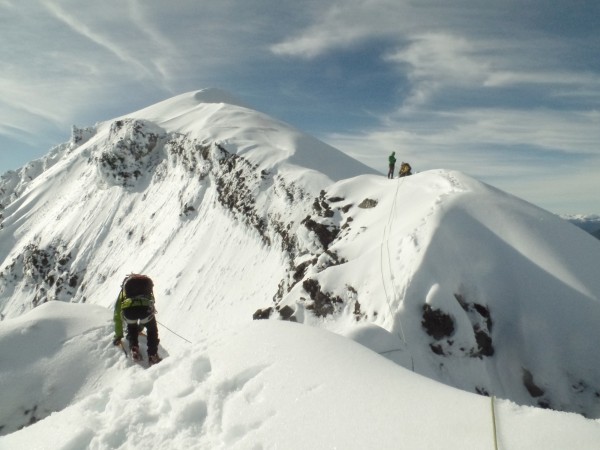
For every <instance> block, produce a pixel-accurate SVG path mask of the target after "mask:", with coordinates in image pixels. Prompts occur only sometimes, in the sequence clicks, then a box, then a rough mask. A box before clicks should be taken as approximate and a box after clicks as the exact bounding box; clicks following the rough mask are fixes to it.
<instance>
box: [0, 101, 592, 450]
mask: <svg viewBox="0 0 600 450" xmlns="http://www.w3.org/2000/svg"><path fill="white" fill-rule="evenodd" d="M28 167H29V168H28V169H27V171H26V172H24V171H17V172H16V173H14V174H13V175H11V176H6V177H4V178H3V179H2V181H0V204H1V205H2V211H1V213H2V217H1V221H2V222H1V226H2V228H1V229H0V260H1V261H3V262H2V264H1V265H0V315H1V316H0V317H1V318H2V320H4V321H6V322H2V323H0V331H1V330H2V328H1V327H3V326H4V325H6V327H8V328H10V329H13V328H11V327H13V325H11V323H14V322H12V321H14V320H19V318H20V317H22V316H23V315H24V314H26V313H27V312H28V311H30V310H32V309H34V308H36V307H38V306H40V305H43V304H45V303H47V302H49V301H54V300H59V301H64V302H73V303H87V304H91V305H95V306H98V307H103V308H104V309H106V311H107V314H108V316H107V318H108V320H109V319H110V308H111V307H112V304H113V302H114V299H115V297H116V295H117V292H118V289H119V286H120V283H121V281H122V279H123V277H124V276H125V275H126V274H128V273H130V272H141V273H146V274H148V275H150V276H151V277H152V278H153V279H154V281H155V294H156V296H157V307H158V311H159V315H158V319H159V322H160V323H161V328H160V333H161V344H162V346H163V350H164V352H165V353H166V354H168V355H175V354H179V355H181V356H180V357H181V358H184V357H185V356H184V355H185V350H184V349H185V348H186V346H187V345H189V343H190V342H193V343H199V342H200V343H201V342H208V341H210V342H219V341H220V339H224V340H227V341H229V340H230V339H231V335H230V333H232V331H231V330H238V329H239V330H247V327H248V323H250V322H252V320H253V319H265V320H266V319H269V322H264V321H259V322H257V323H255V324H254V325H253V327H258V328H256V329H261V328H260V327H261V324H263V325H262V326H264V327H269V330H273V329H274V328H272V324H270V321H273V320H284V321H290V322H299V323H302V324H304V325H309V326H313V327H318V328H325V329H327V330H329V331H332V332H334V333H336V334H338V335H342V336H345V337H348V338H350V339H352V340H354V341H357V342H359V343H361V344H363V345H364V346H365V347H367V348H369V349H371V350H372V351H373V352H374V355H373V356H374V357H376V358H379V357H385V358H386V359H388V360H391V361H393V362H395V363H397V364H398V365H400V366H403V367H405V368H407V369H408V370H410V371H412V372H415V373H416V374H419V375H423V376H426V377H428V378H431V379H433V380H436V381H439V382H441V383H444V384H446V385H450V386H453V387H457V388H460V389H462V390H464V391H468V392H471V393H478V394H482V395H487V396H491V397H493V396H496V397H499V398H504V399H508V400H511V401H514V402H517V403H518V404H521V405H532V406H539V407H544V408H551V409H556V410H562V411H572V412H577V413H579V414H582V415H585V416H588V417H595V418H597V417H600V409H599V407H598V398H599V397H600V384H599V382H598V380H600V363H599V362H598V361H597V358H594V354H595V346H596V342H598V341H599V340H600V330H599V329H598V327H597V323H598V322H599V321H600V282H599V281H598V279H597V274H596V272H595V270H594V267H595V263H596V262H597V261H598V258H599V257H600V244H599V243H598V241H597V240H596V239H594V238H593V237H592V236H590V235H589V234H587V233H585V232H584V231H582V230H580V229H579V228H577V227H575V226H573V225H571V224H569V223H568V222H567V221H565V220H562V219H560V218H558V217H557V216H555V215H553V214H550V213H548V212H546V211H543V210H541V209H539V208H537V207H535V206H533V205H531V204H528V203H526V202H524V201H522V200H520V199H518V198H515V197H513V196H510V195H508V194H506V193H503V192H501V191H498V190H497V189H494V188H493V187H491V186H488V185H485V184H483V183H481V182H479V181H477V180H474V179H473V178H471V177H469V176H467V175H465V174H463V173H460V172H452V171H447V170H443V169H440V170H433V171H428V172H423V173H418V174H416V175H413V176H410V177H407V178H402V179H394V180H389V179H387V178H386V177H384V176H382V175H381V174H377V173H374V172H373V170H372V169H369V168H368V167H366V166H364V165H362V164H361V163H359V162H357V161H355V160H353V159H351V158H349V157H348V156H346V155H345V154H343V153H342V152H340V151H338V150H337V149H334V148H332V147H331V146H328V145H326V144H324V143H323V142H320V141H318V140H317V139H315V138H313V137H311V136H308V135H306V134H304V133H302V132H300V131H299V130H296V129H294V128H293V127H291V126H289V125H287V124H284V123H282V122H280V121H277V120H275V119H273V118H270V117H268V116H266V115H264V114H262V113H260V112H257V111H254V110H252V109H250V108H248V107H246V106H243V105H240V104H238V102H236V101H235V100H231V99H230V98H229V95H228V94H223V93H222V92H219V91H215V90H208V91H199V92H191V93H188V94H183V95H180V96H178V97H175V98H173V99H169V100H166V101H164V102H161V103H159V104H157V105H153V106H150V107H148V108H145V109H143V110H140V111H137V112H134V113H131V114H128V115H126V116H123V117H119V118H116V119H114V120H111V121H107V122H104V123H100V124H97V125H95V126H93V127H89V128H83V129H78V128H74V130H73V138H72V139H71V141H70V142H68V143H65V144H62V145H60V146H58V147H56V148H55V149H53V150H52V151H51V152H50V153H49V154H48V155H47V156H46V157H45V158H42V159H41V160H38V161H36V162H32V163H31V164H30V165H28ZM25 173H27V174H28V175H25ZM15 177H18V182H16V180H17V178H15ZM101 309H102V308H101ZM35 311H37V310H35ZM52 311H53V314H57V313H58V314H60V310H56V309H54V310H52ZM89 311H91V313H93V314H98V312H97V311H98V309H94V310H93V312H92V309H90V310H89ZM65 314H70V313H67V312H65ZM102 320H106V318H105V319H102ZM103 323H104V322H103ZM288 325H290V326H293V325H291V324H288ZM89 326H90V328H92V329H94V331H93V332H91V331H85V332H84V334H85V337H82V338H81V340H82V341H83V342H85V345H89V344H90V343H89V340H88V339H87V338H88V337H89V336H92V335H93V336H95V338H94V339H96V340H97V339H100V340H102V342H104V344H106V345H109V343H110V337H111V336H110V335H111V331H110V326H109V325H108V324H104V325H103V326H102V327H101V330H100V331H98V328H97V326H98V324H97V323H96V322H90V324H89ZM286 329H287V328H285V327H282V328H277V330H281V331H276V332H274V333H275V334H272V331H269V332H267V333H266V334H264V335H263V334H261V333H262V332H261V331H258V332H257V333H259V334H261V335H262V336H263V339H264V340H262V341H261V344H260V345H268V341H269V339H273V336H276V333H278V332H282V333H287V332H286V331H284V330H286ZM246 332H248V333H249V334H248V336H256V335H255V334H254V333H255V331H239V333H242V334H243V333H246ZM7 333H8V334H9V335H10V336H9V337H8V338H7V339H9V340H10V339H15V340H17V341H18V336H14V335H13V334H12V332H7ZM233 333H238V331H233ZM69 336H70V337H69V338H68V339H69V342H71V340H74V341H77V338H76V336H78V334H77V332H75V334H73V335H69ZM297 336H304V337H302V339H304V338H306V339H309V340H311V342H312V339H313V337H308V335H297ZM311 336H312V335H311ZM567 336H568V338H567ZM236 339H237V338H236ZM240 339H244V338H243V336H242V337H241V338H240ZM324 339H328V338H324ZM234 340H235V339H234ZM282 342H289V339H287V340H286V339H284V338H282ZM104 344H98V345H99V346H100V347H95V350H94V351H95V352H96V353H94V354H102V355H106V354H111V353H110V352H111V351H112V350H114V349H112V348H110V347H106V348H104V349H102V348H101V345H104ZM73 345H74V346H75V348H74V351H78V350H77V348H78V347H77V344H76V343H74V344H73ZM342 347H343V346H342ZM340 348H341V347H340ZM201 351H202V350H197V351H196V350H194V352H196V353H194V355H195V356H194V358H196V357H198V358H196V359H198V360H202V361H205V360H204V359H202V358H200V357H199V356H198V355H199V352H201ZM279 351H283V350H282V349H281V348H280V349H279V350H278V352H279ZM340 351H346V350H340ZM377 354H379V355H380V356H378V355H377ZM65 357H66V356H65ZM339 357H340V358H344V355H339ZM118 358H119V354H118V353H117V354H116V355H114V357H111V358H109V362H107V364H111V365H112V364H115V361H116V360H118ZM168 361H169V358H167V359H166V360H165V365H164V366H163V367H169V369H164V370H173V371H177V370H178V367H177V363H175V362H168ZM121 363H123V361H121V362H120V364H121ZM198 364H199V365H200V366H202V364H204V363H203V362H199V363H198ZM245 364H246V363H245ZM247 364H249V365H251V362H250V361H248V362H247ZM261 364H265V365H268V361H267V362H266V361H262V362H261ZM192 366H193V364H192ZM203 367H204V366H203ZM180 368H181V370H186V371H188V372H190V371H192V372H193V367H191V366H187V365H186V366H181V367H180ZM121 369H124V368H123V367H121V368H120V369H119V370H116V372H115V374H118V373H120V370H121ZM288 369H289V373H293V372H294V370H293V369H291V368H288ZM1 370H2V369H0V375H1V374H2V372H1ZM111 370H112V369H111ZM156 370H159V371H160V370H163V369H160V366H158V367H157V369H156ZM239 370H240V373H254V372H253V369H252V367H250V366H248V367H239ZM281 370H286V369H285V368H282V369H281ZM385 370H387V369H385ZM186 373H187V372H186ZM115 376H117V375H115ZM191 376H192V378H191V379H190V384H191V385H194V386H195V385H196V384H195V383H200V382H202V380H195V381H194V379H193V375H191ZM1 378H2V377H0V379H1ZM167 378H168V377H167ZM11 379H16V378H11ZM264 380H265V382H266V380H271V378H269V377H266V378H264ZM216 383H217V384H215V385H214V389H215V391H214V392H216V394H214V392H213V391H210V392H213V394H214V395H218V392H220V391H219V389H220V388H219V386H220V385H219V384H218V382H216ZM234 384H235V383H234ZM230 385H231V383H230ZM147 386H148V385H147ZM328 386H330V385H329V384H328ZM313 387H314V386H313ZM305 388H306V389H312V388H311V387H309V386H303V387H302V388H301V389H305ZM132 389H134V388H132ZM192 389H193V388H192ZM211 389H212V388H211ZM0 391H2V389H0ZM206 392H209V391H206ZM213 394H207V395H213ZM85 395H90V396H91V395H98V392H97V391H93V390H89V391H88V390H85ZM173 396H174V398H175V397H177V394H176V393H173ZM84 397H85V396H84V395H83V394H82V396H81V397H76V396H73V397H69V398H68V399H67V400H66V401H65V400H64V397H61V399H60V400H61V402H62V403H61V404H60V406H48V407H47V409H48V411H47V412H46V413H45V414H43V415H42V416H43V417H45V416H46V415H47V414H49V413H50V412H52V410H53V408H54V409H69V408H70V407H71V406H72V405H71V403H69V402H70V401H71V399H75V398H76V399H77V401H80V400H81V401H83V402H86V401H87V402H90V401H91V402H92V404H94V405H96V403H95V400H89V399H88V400H85V398H84ZM134 397H135V398H138V397H139V396H136V395H134ZM15 401H16V400H15V399H14V398H12V397H11V403H10V404H11V405H12V406H13V407H15V408H18V407H21V405H18V404H17V403H15ZM156 401H157V402H159V403H160V401H161V399H160V397H159V398H157V400H156ZM0 402H1V403H2V404H6V403H5V402H4V401H2V399H0ZM146 404H147V403H146ZM311 404H312V403H311ZM207 405H208V406H207ZM210 405H211V403H210V401H209V402H206V401H204V400H202V402H200V401H199V402H192V406H187V404H186V405H184V406H182V408H184V410H182V411H180V413H181V414H182V417H184V418H187V419H190V417H196V416H202V415H204V419H203V420H202V423H206V424H210V423H215V422H214V420H216V419H215V418H214V417H212V416H211V414H217V415H218V414H220V412H219V408H220V406H219V402H213V403H212V406H210ZM180 406H181V405H180ZM23 407H26V406H23ZM27 407H31V405H29V406H27ZM114 407H115V408H119V407H120V405H114ZM76 410H77V409H71V410H70V411H76ZM209 416H211V417H209ZM43 417H38V416H36V418H37V419H42V418H43ZM37 419H36V420H37ZM262 419H265V418H262ZM262 419H261V420H262ZM190 420H192V419H190ZM257 420H258V419H257ZM265 420H266V419H265ZM109 425H110V426H112V425H111V424H107V426H109ZM245 425H247V423H246V424H245ZM245 425H244V426H245ZM0 426H2V424H0ZM215 426H217V425H215ZM207 427H208V425H207V426H206V427H205V426H204V425H202V424H201V425H200V426H199V428H198V429H197V430H196V431H197V432H200V433H205V436H208V435H210V436H212V437H214V436H215V435H219V436H221V435H220V434H219V433H218V432H216V433H213V431H214V430H212V431H211V430H208V429H206V428H207ZM192 428H193V427H192ZM234 428H235V427H234ZM232 430H233V429H232ZM187 432H188V431H186V433H187ZM231 432H232V433H234V434H235V432H234V430H233V431H231ZM86 433H88V432H87V431H86V432H85V433H83V434H86ZM86 435H87V434H86ZM230 437H231V436H230ZM221 438H223V436H221ZM103 439H104V438H103ZM211 439H212V438H211ZM244 442H245V441H244ZM213 443H214V442H213ZM65 445H67V444H65ZM107 446H108V444H106V446H105V447H104V448H108V447H107ZM100 448H103V447H102V446H101V445H100ZM198 448H210V445H209V444H207V446H205V447H198ZM214 448H219V446H218V445H217V446H216V447H214ZM540 448H541V447H540Z"/></svg>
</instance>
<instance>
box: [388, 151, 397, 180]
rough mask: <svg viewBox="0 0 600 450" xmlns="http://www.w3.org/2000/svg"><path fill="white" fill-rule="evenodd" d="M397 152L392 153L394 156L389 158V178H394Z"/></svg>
mask: <svg viewBox="0 0 600 450" xmlns="http://www.w3.org/2000/svg"><path fill="white" fill-rule="evenodd" d="M395 155H396V152H392V154H391V155H390V156H389V158H388V161H389V170H388V175H387V177H388V178H394V168H395V167H396V156H395Z"/></svg>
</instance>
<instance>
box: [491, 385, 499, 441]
mask: <svg viewBox="0 0 600 450" xmlns="http://www.w3.org/2000/svg"><path fill="white" fill-rule="evenodd" d="M494 398H495V397H494V396H493V395H492V396H491V399H492V423H493V427H494V449H495V450H498V434H497V431H496V408H494Z"/></svg>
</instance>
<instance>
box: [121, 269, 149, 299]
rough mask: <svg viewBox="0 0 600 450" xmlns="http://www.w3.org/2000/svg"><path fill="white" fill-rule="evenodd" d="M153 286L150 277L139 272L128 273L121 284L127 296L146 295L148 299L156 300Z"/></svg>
mask: <svg viewBox="0 0 600 450" xmlns="http://www.w3.org/2000/svg"><path fill="white" fill-rule="evenodd" d="M153 287H154V283H153V282H152V280H151V279H150V277H148V276H146V275H141V274H137V273H132V274H130V275H127V277H125V279H124V280H123V284H122V285H121V288H122V290H123V293H124V294H125V295H124V297H125V298H136V297H144V298H147V299H148V300H154V292H153V290H152V288H153Z"/></svg>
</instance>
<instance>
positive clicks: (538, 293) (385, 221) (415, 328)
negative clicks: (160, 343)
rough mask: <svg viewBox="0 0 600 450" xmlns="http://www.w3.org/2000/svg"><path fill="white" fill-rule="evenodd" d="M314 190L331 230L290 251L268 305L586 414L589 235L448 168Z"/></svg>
mask: <svg viewBox="0 0 600 450" xmlns="http://www.w3.org/2000/svg"><path fill="white" fill-rule="evenodd" d="M323 197H324V198H325V199H329V201H330V202H332V201H334V203H332V205H336V206H333V207H332V211H333V215H332V220H333V221H334V222H336V223H337V225H338V227H339V233H338V234H337V235H336V237H335V238H334V239H333V240H332V241H331V242H330V243H329V245H328V248H327V251H326V252H324V253H322V254H321V255H320V256H319V257H318V258H317V259H312V260H306V259H305V256H304V255H300V256H299V258H298V259H297V261H296V264H295V265H296V266H297V267H302V269H303V272H302V276H301V277H300V276H299V274H298V273H295V274H294V275H295V277H296V279H297V280H298V282H297V284H295V285H293V287H292V288H291V290H290V292H289V293H288V294H286V295H285V296H284V297H283V299H282V301H281V302H280V303H279V304H278V305H277V309H278V310H279V311H282V310H285V311H286V315H287V316H289V317H291V318H292V320H298V321H301V322H305V323H308V324H311V325H317V326H325V327H327V328H329V329H331V330H333V331H336V332H338V333H341V334H345V335H347V336H350V337H352V338H354V339H356V340H358V341H364V343H365V344H366V345H368V346H370V347H371V348H373V349H374V350H376V351H378V352H380V353H382V354H386V355H387V356H388V357H389V358H390V359H393V360H395V361H397V362H398V363H400V364H402V365H404V366H405V367H409V368H413V369H414V370H415V371H417V372H419V373H422V374H425V375H427V376H429V377H431V378H434V379H437V380H440V381H443V382H446V383H449V384H451V385H453V386H457V387H460V388H463V389H466V390H469V391H472V392H479V393H483V394H489V395H497V396H500V397H507V398H511V399H513V400H515V401H517V402H519V403H521V404H531V405H538V406H543V407H550V408H554V409H561V410H568V411H576V412H580V413H583V414H586V415H591V416H594V417H597V416H598V415H600V409H599V408H598V406H597V398H598V396H599V395H600V384H599V383H598V382H597V381H596V380H598V379H599V378H598V377H599V376H600V372H599V370H600V367H599V366H598V364H596V363H593V364H591V365H590V364H589V360H590V358H591V357H592V355H593V354H594V348H595V346H596V342H598V339H600V333H599V331H598V327H597V326H596V324H597V323H598V321H599V320H600V308H599V307H600V302H599V298H600V296H599V293H600V280H599V279H598V277H597V274H596V270H595V267H596V265H595V263H594V261H597V260H598V257H599V256H600V246H599V245H598V243H597V242H596V241H595V240H594V239H593V238H592V237H591V236H589V235H586V234H585V233H584V232H582V231H581V230H579V229H577V228H576V227H574V226H572V225H570V224H568V223H567V222H565V221H563V220H561V219H560V218H558V217H556V216H554V215H552V214H550V213H548V212H545V211H543V210H540V209H539V208H536V207H534V206H532V205H530V204H528V203H526V202H523V201H521V200H519V199H516V198H514V197H512V196H509V195H507V194H505V193H502V192H500V191H498V190H496V189H493V188H491V187H489V186H486V185H485V184H482V183H479V182H477V181H476V180H473V179H471V178H469V177H467V176H465V175H464V174H460V173H457V172H445V171H432V172H428V173H421V174H417V175H414V176H412V177H410V178H404V179H399V180H395V181H393V182H389V181H387V180H386V179H383V178H382V177H372V176H364V177H358V178H355V179H350V180H345V181H342V182H339V183H336V184H335V185H333V186H331V187H330V188H329V189H328V190H327V192H326V193H325V194H324V196H323ZM361 206H362V207H361ZM323 317H325V319H323ZM331 317H333V318H335V319H334V320H332V319H331ZM354 324H358V325H359V327H358V328H357V327H355V326H353V325H354ZM366 324H376V325H378V326H379V327H381V328H383V330H382V329H379V330H378V329H377V328H373V326H372V325H371V326H368V327H367V326H365V325H366ZM540 346H541V347H540ZM556 361H562V362H563V363H564V364H562V363H561V364H557V363H556Z"/></svg>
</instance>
